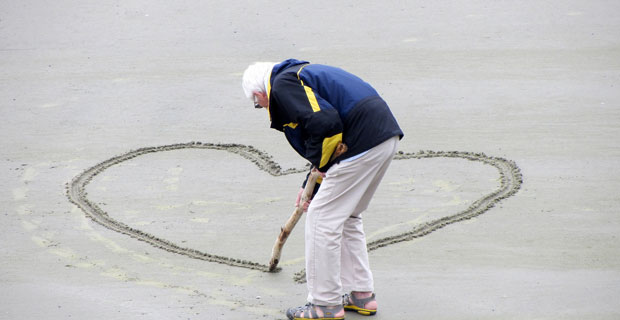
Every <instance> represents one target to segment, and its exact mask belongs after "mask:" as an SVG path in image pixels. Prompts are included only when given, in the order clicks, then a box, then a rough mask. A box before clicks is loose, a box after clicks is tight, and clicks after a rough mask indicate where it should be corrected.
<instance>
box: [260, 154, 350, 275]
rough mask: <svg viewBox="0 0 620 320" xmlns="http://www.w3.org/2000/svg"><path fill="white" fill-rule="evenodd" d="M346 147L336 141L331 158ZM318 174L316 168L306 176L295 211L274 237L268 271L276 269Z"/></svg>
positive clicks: (309, 197) (310, 196)
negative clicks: (274, 241) (283, 248)
mask: <svg viewBox="0 0 620 320" xmlns="http://www.w3.org/2000/svg"><path fill="white" fill-rule="evenodd" d="M347 149H348V148H347V145H346V144H344V143H342V142H341V143H338V145H337V146H336V149H335V150H334V153H333V154H332V157H331V160H333V159H335V158H336V157H338V156H340V155H341V154H343V153H345V152H346V151H347ZM331 160H330V161H331ZM320 175H321V174H320V173H319V172H318V170H316V169H315V170H312V171H311V172H310V176H309V177H308V181H306V187H305V188H304V191H303V193H302V195H301V199H300V200H299V204H298V205H297V208H295V211H293V214H292V215H291V217H290V218H288V221H286V224H284V227H282V228H281V229H280V235H279V236H278V238H277V239H276V243H275V244H274V245H273V249H272V250H271V260H269V271H270V272H273V271H275V270H276V267H277V266H278V263H279V262H280V255H281V254H282V247H283V246H284V243H285V242H286V239H288V236H289V235H290V234H291V231H293V228H295V225H296V224H297V222H298V221H299V218H301V215H302V214H303V213H304V204H305V203H306V202H307V201H308V199H311V198H312V192H313V191H314V186H315V185H316V179H317V178H318V177H319V176H320Z"/></svg>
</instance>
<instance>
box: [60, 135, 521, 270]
mask: <svg viewBox="0 0 620 320" xmlns="http://www.w3.org/2000/svg"><path fill="white" fill-rule="evenodd" d="M190 148H193V149H213V150H222V151H226V152H230V153H233V154H237V155H239V156H241V157H243V158H245V159H247V160H249V161H251V162H253V163H254V164H255V165H256V166H257V167H258V169H259V170H263V171H265V172H267V173H269V174H271V175H273V176H283V175H287V174H292V173H300V172H305V171H307V170H308V169H309V166H306V167H305V168H289V169H286V170H282V168H281V166H280V165H279V164H277V163H276V162H274V161H273V160H272V158H271V156H269V155H268V154H267V153H265V152H263V151H260V150H258V149H256V148H254V147H253V146H247V145H242V144H218V143H202V142H195V141H192V142H188V143H178V144H171V145H164V146H156V147H145V148H140V149H137V150H131V151H129V152H127V153H125V154H122V155H119V156H116V157H112V158H110V159H107V160H105V161H103V162H101V163H98V164H96V165H94V166H92V167H90V168H88V169H86V170H84V171H83V172H82V173H81V174H79V175H77V176H76V177H74V178H73V179H72V180H71V182H69V183H68V184H67V186H66V188H67V197H68V198H69V201H70V202H72V203H73V204H75V205H76V206H78V207H79V208H80V209H81V210H82V211H84V213H85V214H86V215H87V216H88V217H89V218H91V219H92V220H93V221H95V222H97V223H99V224H101V225H102V226H104V227H106V228H108V229H110V230H114V231H116V232H119V233H122V234H126V235H128V236H130V237H132V238H135V239H137V240H140V241H144V242H147V243H149V244H151V245H153V246H154V247H157V248H160V249H163V250H166V251H169V252H173V253H178V254H181V255H185V256H188V257H190V258H194V259H200V260H205V261H209V262H217V263H221V264H226V265H229V266H233V267H241V268H247V269H253V270H260V271H263V272H269V266H268V265H266V264H261V263H258V262H252V261H248V260H241V259H235V258H230V257H225V256H221V255H214V254H210V253H207V252H203V251H199V250H196V249H192V248H187V247H182V246H180V245H178V244H176V243H173V242H171V241H169V240H166V239H162V238H160V237H157V236H155V235H152V234H149V233H146V232H144V231H141V230H139V229H136V228H132V227H130V226H128V225H126V224H124V223H123V222H120V221H118V220H116V219H113V218H111V217H110V216H109V215H108V213H107V212H105V211H104V210H102V209H101V208H100V207H99V206H97V205H96V204H95V203H94V202H92V201H90V200H89V199H88V193H87V192H86V186H87V185H88V184H89V183H90V182H91V181H92V179H93V178H94V177H95V176H97V175H98V174H100V173H101V172H103V171H104V170H106V169H108V168H110V167H112V166H114V165H117V164H120V163H122V162H124V161H127V160H130V159H133V158H135V157H138V156H141V155H144V154H149V153H154V152H166V151H173V150H179V149H190ZM424 158H461V159H465V160H469V161H477V162H481V163H484V164H487V165H490V166H493V167H495V168H496V169H497V170H498V171H499V175H500V186H499V187H498V188H497V189H496V190H494V191H492V192H491V193H489V194H487V195H485V196H484V197H482V198H480V199H478V200H476V201H475V202H474V203H473V204H472V205H470V206H469V207H468V208H467V209H465V210H462V211H460V212H457V213H455V214H452V215H448V216H445V217H442V218H439V219H436V220H433V221H430V222H427V223H424V224H421V225H419V226H416V227H414V228H413V229H412V230H410V231H406V232H403V233H400V234H397V235H393V236H387V237H384V238H381V239H378V240H375V241H372V242H370V243H368V250H369V251H372V250H376V249H378V248H381V247H385V246H388V245H391V244H395V243H398V242H402V241H408V240H412V239H415V238H419V237H422V236H425V235H427V234H429V233H431V232H433V231H435V230H438V229H440V228H443V227H445V226H447V225H449V224H452V223H455V222H459V221H463V220H466V219H471V218H473V217H476V216H478V215H481V214H483V213H484V212H486V211H488V210H489V209H491V208H493V207H494V206H495V205H496V204H497V203H498V202H500V201H501V200H503V199H506V198H508V197H510V196H512V195H514V194H515V193H516V192H518V191H519V189H520V188H521V184H522V183H523V179H522V175H521V170H520V169H519V167H518V166H517V165H516V163H515V162H514V161H510V160H506V159H503V158H498V157H489V156H487V155H485V154H483V153H472V152H459V151H447V152H446V151H419V152H416V153H405V152H402V151H399V152H398V153H397V154H396V155H395V156H394V160H405V159H424ZM274 237H275V235H274ZM279 270H281V268H278V269H277V270H275V272H277V271H279ZM294 280H295V281H296V282H304V281H305V271H304V270H302V271H300V272H297V273H296V274H295V276H294Z"/></svg>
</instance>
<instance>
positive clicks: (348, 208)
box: [305, 136, 399, 305]
mask: <svg viewBox="0 0 620 320" xmlns="http://www.w3.org/2000/svg"><path fill="white" fill-rule="evenodd" d="M398 141H399V138H398V137H397V136H396V137H393V138H390V139H388V140H386V141H385V142H383V143H381V144H380V145H378V146H376V147H374V148H372V149H370V150H369V151H368V152H367V153H366V154H364V155H363V156H362V157H360V158H358V159H355V160H352V161H348V162H347V161H343V162H340V163H338V164H336V165H334V166H332V167H331V168H330V169H329V170H328V171H327V173H326V176H325V178H324V179H323V182H322V183H321V188H320V189H319V192H317V194H316V195H315V196H314V198H313V199H312V202H311V203H310V206H309V208H308V212H307V213H306V230H305V238H306V239H305V240H306V280H307V285H308V302H311V303H313V304H316V305H340V304H342V294H343V293H347V292H349V291H373V290H374V284H373V278H372V272H371V271H370V265H369V263H368V251H367V249H366V235H365V234H364V229H363V225H362V212H363V211H364V210H366V208H368V204H369V203H370V200H371V199H372V196H373V195H374V193H375V191H376V190H377V187H378V186H379V183H380V182H381V179H382V178H383V176H384V174H385V172H386V171H387V168H388V167H389V165H390V163H391V161H392V159H393V157H394V154H395V153H396V148H397V145H398Z"/></svg>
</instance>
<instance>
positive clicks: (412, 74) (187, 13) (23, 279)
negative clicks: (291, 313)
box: [0, 1, 620, 319]
mask: <svg viewBox="0 0 620 320" xmlns="http://www.w3.org/2000/svg"><path fill="white" fill-rule="evenodd" d="M326 8H329V10H327V9H326ZM619 9H620V7H619V5H618V4H616V3H615V2H608V1H594V2H587V3H586V2H580V1H568V2H566V1H552V2H547V3H523V2H501V3H497V2H492V1H481V2H476V3H468V4H462V3H448V2H436V3H422V2H407V3H401V2H396V1H387V2H385V1H384V2H380V3H376V4H362V3H355V4H347V3H332V2H315V3H312V4H308V3H304V4H301V3H300V4H296V3H292V2H281V3H278V2H276V3H274V2H253V3H243V4H235V3H230V2H225V1H221V2H207V3H203V2H192V1H189V2H184V3H151V2H149V3H147V2H141V1H134V2H129V3H118V4H115V3H80V4H79V5H77V4H75V3H71V2H64V1H60V2H55V3H54V5H51V4H44V3H39V2H35V1H26V2H15V3H11V2H6V3H2V4H0V12H2V13H1V14H0V58H1V59H0V84H1V85H0V101H1V104H0V112H1V115H2V119H4V121H3V124H2V125H1V126H0V136H1V137H2V138H1V141H2V152H1V153H0V154H1V157H0V170H2V172H3V173H4V174H3V179H2V183H0V188H1V191H2V192H3V194H5V195H7V196H6V197H4V198H3V199H2V208H3V211H2V212H0V216H2V227H0V228H1V230H0V231H1V233H0V234H1V236H0V242H1V243H2V246H1V247H0V257H1V259H0V301H2V306H3V307H2V308H0V319H67V318H74V319H84V318H88V319H283V318H284V317H283V315H284V314H283V311H284V310H285V309H286V308H287V307H291V306H297V305H301V304H303V303H304V301H305V294H306V293H305V285H304V284H300V283H298V282H303V265H304V261H303V219H302V221H300V223H299V225H298V226H297V227H296V229H295V230H294V231H293V234H292V235H291V237H290V238H289V239H288V241H287V243H286V245H285V247H284V251H283V255H282V261H281V262H280V267H281V270H279V272H276V273H268V272H265V271H266V270H265V268H266V266H265V265H266V263H267V261H268V259H269V256H270V253H271V246H272V245H273V241H274V240H275V238H276V236H277V234H278V232H279V228H280V226H281V224H282V223H284V221H285V220H286V218H288V215H289V214H290V212H291V211H292V209H293V202H294V199H295V196H296V194H297V190H298V188H299V185H300V183H301V181H302V180H303V177H304V175H305V171H306V170H307V167H306V162H305V161H304V160H303V159H301V158H299V157H298V155H296V154H295V152H294V151H293V150H292V149H291V148H290V147H289V146H288V145H287V143H286V141H285V139H284V137H283V136H282V135H281V134H280V133H278V132H276V131H274V130H270V129H268V123H269V122H268V117H267V114H266V113H265V112H263V111H262V110H254V109H253V108H252V105H251V102H249V101H248V100H247V99H245V98H244V97H243V93H242V90H241V88H240V77H241V73H242V72H243V70H244V68H245V67H246V66H247V65H248V64H249V63H251V62H253V61H255V60H274V61H275V60H282V59H286V58H289V57H296V58H300V59H307V60H310V61H312V62H317V63H327V64H333V65H338V66H340V67H343V68H345V69H346V70H349V71H351V72H353V73H356V74H358V75H359V76H361V77H362V78H363V79H365V80H367V81H368V82H370V83H371V84H373V86H375V87H376V88H377V90H378V91H379V92H380V94H381V95H382V96H383V97H384V98H385V99H386V101H387V102H388V103H389V104H390V106H391V108H392V111H393V112H394V114H395V116H396V117H397V119H398V120H399V123H400V124H401V127H402V128H403V130H404V132H405V138H404V139H403V140H402V141H401V143H400V145H399V149H400V150H401V152H400V153H399V154H397V155H396V156H395V159H396V160H397V161H394V162H393V164H392V167H391V168H390V171H389V172H388V174H387V175H386V178H385V180H384V182H383V183H382V185H381V187H380V189H379V190H378V192H377V196H376V197H375V199H374V200H373V202H372V203H371V206H370V208H369V209H368V212H366V213H365V214H364V221H365V229H366V233H367V235H368V242H369V250H371V253H370V258H371V265H372V267H373V272H374V275H375V282H376V292H377V296H378V298H379V303H380V310H379V312H378V314H377V315H376V316H374V317H373V319H401V318H405V319H410V318H418V319H481V318H493V319H497V318H499V319H523V318H527V319H531V318H536V319H616V318H618V317H620V303H618V302H617V300H618V299H617V297H618V296H619V295H620V242H618V235H619V234H620V216H618V210H619V209H620V198H619V197H618V194H620V170H618V168H617V167H618V163H620V143H619V142H618V139H617V138H618V137H619V136H620V125H618V123H620V93H619V92H620V91H619V90H618V87H619V86H620V62H619V61H620V59H618V58H619V57H620V23H619V22H618V19H617V18H616V16H615V13H616V12H618V10H619ZM317 19H318V20H317ZM317 21H318V22H320V23H317ZM419 150H425V151H419ZM426 150H429V151H426ZM441 150H456V151H441ZM362 318H364V317H362V316H360V315H355V314H347V319H362Z"/></svg>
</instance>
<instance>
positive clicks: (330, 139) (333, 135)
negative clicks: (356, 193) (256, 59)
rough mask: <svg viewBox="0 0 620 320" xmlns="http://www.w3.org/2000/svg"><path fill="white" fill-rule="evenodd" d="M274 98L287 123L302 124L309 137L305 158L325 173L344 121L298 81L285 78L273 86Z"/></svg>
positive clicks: (330, 106)
mask: <svg viewBox="0 0 620 320" xmlns="http://www.w3.org/2000/svg"><path fill="white" fill-rule="evenodd" d="M273 87H274V88H277V89H276V90H274V89H272V95H273V98H274V99H276V100H277V103H278V105H279V106H282V107H283V108H282V109H285V111H284V112H285V113H286V115H287V118H288V119H294V121H295V122H296V123H297V124H299V125H300V126H301V127H302V129H303V131H304V133H305V134H304V136H305V137H306V139H305V141H304V144H305V152H304V153H305V154H304V158H306V159H307V160H308V161H310V163H312V165H314V166H315V167H316V168H318V169H319V170H320V171H322V172H325V171H327V169H328V168H329V166H330V165H331V163H330V161H329V160H330V158H331V156H332V154H333V153H334V150H335V148H336V146H337V145H338V143H339V142H341V141H342V129H343V125H342V121H341V119H340V115H339V114H338V111H336V109H334V107H333V106H332V105H331V104H329V103H328V102H327V101H326V100H325V99H323V98H322V97H320V96H319V95H318V94H316V93H315V92H314V90H312V88H310V87H309V86H306V85H304V84H303V82H302V81H301V80H299V79H297V78H292V77H288V78H285V77H282V78H279V79H278V81H277V83H275V84H274V86H273Z"/></svg>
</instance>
